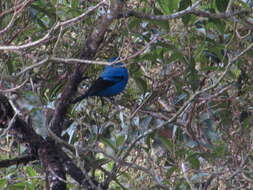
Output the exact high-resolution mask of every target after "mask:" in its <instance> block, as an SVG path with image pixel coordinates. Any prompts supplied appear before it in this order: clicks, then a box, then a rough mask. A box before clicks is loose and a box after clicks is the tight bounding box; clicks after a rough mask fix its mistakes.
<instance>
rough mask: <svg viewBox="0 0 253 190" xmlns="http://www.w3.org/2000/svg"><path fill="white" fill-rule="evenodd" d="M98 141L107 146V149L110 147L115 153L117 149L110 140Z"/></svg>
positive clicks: (102, 139) (102, 138)
mask: <svg viewBox="0 0 253 190" xmlns="http://www.w3.org/2000/svg"><path fill="white" fill-rule="evenodd" d="M100 140H101V142H102V143H104V144H106V145H108V146H109V147H111V148H112V149H113V150H114V151H115V152H116V151H117V148H116V146H115V142H114V141H112V140H111V139H108V138H104V137H101V138H100Z"/></svg>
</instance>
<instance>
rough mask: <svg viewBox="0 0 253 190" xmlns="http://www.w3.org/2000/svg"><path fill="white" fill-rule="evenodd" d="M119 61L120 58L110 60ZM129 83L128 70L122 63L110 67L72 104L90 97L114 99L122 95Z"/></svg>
mask: <svg viewBox="0 0 253 190" xmlns="http://www.w3.org/2000/svg"><path fill="white" fill-rule="evenodd" d="M117 59H118V57H113V58H110V59H109V62H114V61H116V60H117ZM127 82H128V70H127V68H126V67H124V64H123V63H122V62H117V63H115V64H113V65H108V66H106V67H105V68H104V71H103V72H102V73H101V74H100V76H99V78H98V79H97V80H95V82H94V83H93V84H92V85H91V86H90V87H89V89H88V90H87V91H86V92H85V93H84V94H83V95H81V96H79V97H77V98H76V99H74V100H73V101H72V102H71V103H72V104H75V103H77V102H79V101H81V100H83V99H85V98H87V97H90V96H98V97H113V96H115V95H118V94H120V93H121V92H122V91H123V90H124V89H125V88H126V85H127Z"/></svg>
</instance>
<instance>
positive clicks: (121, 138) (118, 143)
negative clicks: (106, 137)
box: [116, 135, 126, 147]
mask: <svg viewBox="0 0 253 190" xmlns="http://www.w3.org/2000/svg"><path fill="white" fill-rule="evenodd" d="M125 139H126V138H125V135H120V136H118V137H117V139H116V146H117V147H119V146H122V145H123V144H124V142H125Z"/></svg>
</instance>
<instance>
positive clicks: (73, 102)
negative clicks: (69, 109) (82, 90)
mask: <svg viewBox="0 0 253 190" xmlns="http://www.w3.org/2000/svg"><path fill="white" fill-rule="evenodd" d="M87 97H88V94H84V95H82V96H79V97H77V98H76V99H74V100H73V101H71V102H70V103H71V104H76V103H77V102H79V101H81V100H83V99H84V98H87Z"/></svg>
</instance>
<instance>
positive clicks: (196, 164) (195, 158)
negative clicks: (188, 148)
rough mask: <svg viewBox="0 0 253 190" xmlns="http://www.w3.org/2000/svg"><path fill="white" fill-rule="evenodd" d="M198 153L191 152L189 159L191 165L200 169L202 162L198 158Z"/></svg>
mask: <svg viewBox="0 0 253 190" xmlns="http://www.w3.org/2000/svg"><path fill="white" fill-rule="evenodd" d="M198 156H199V155H198V154H191V155H190V156H188V158H187V160H188V161H189V163H190V165H191V167H192V168H194V169H199V167H200V162H199V160H198Z"/></svg>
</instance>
